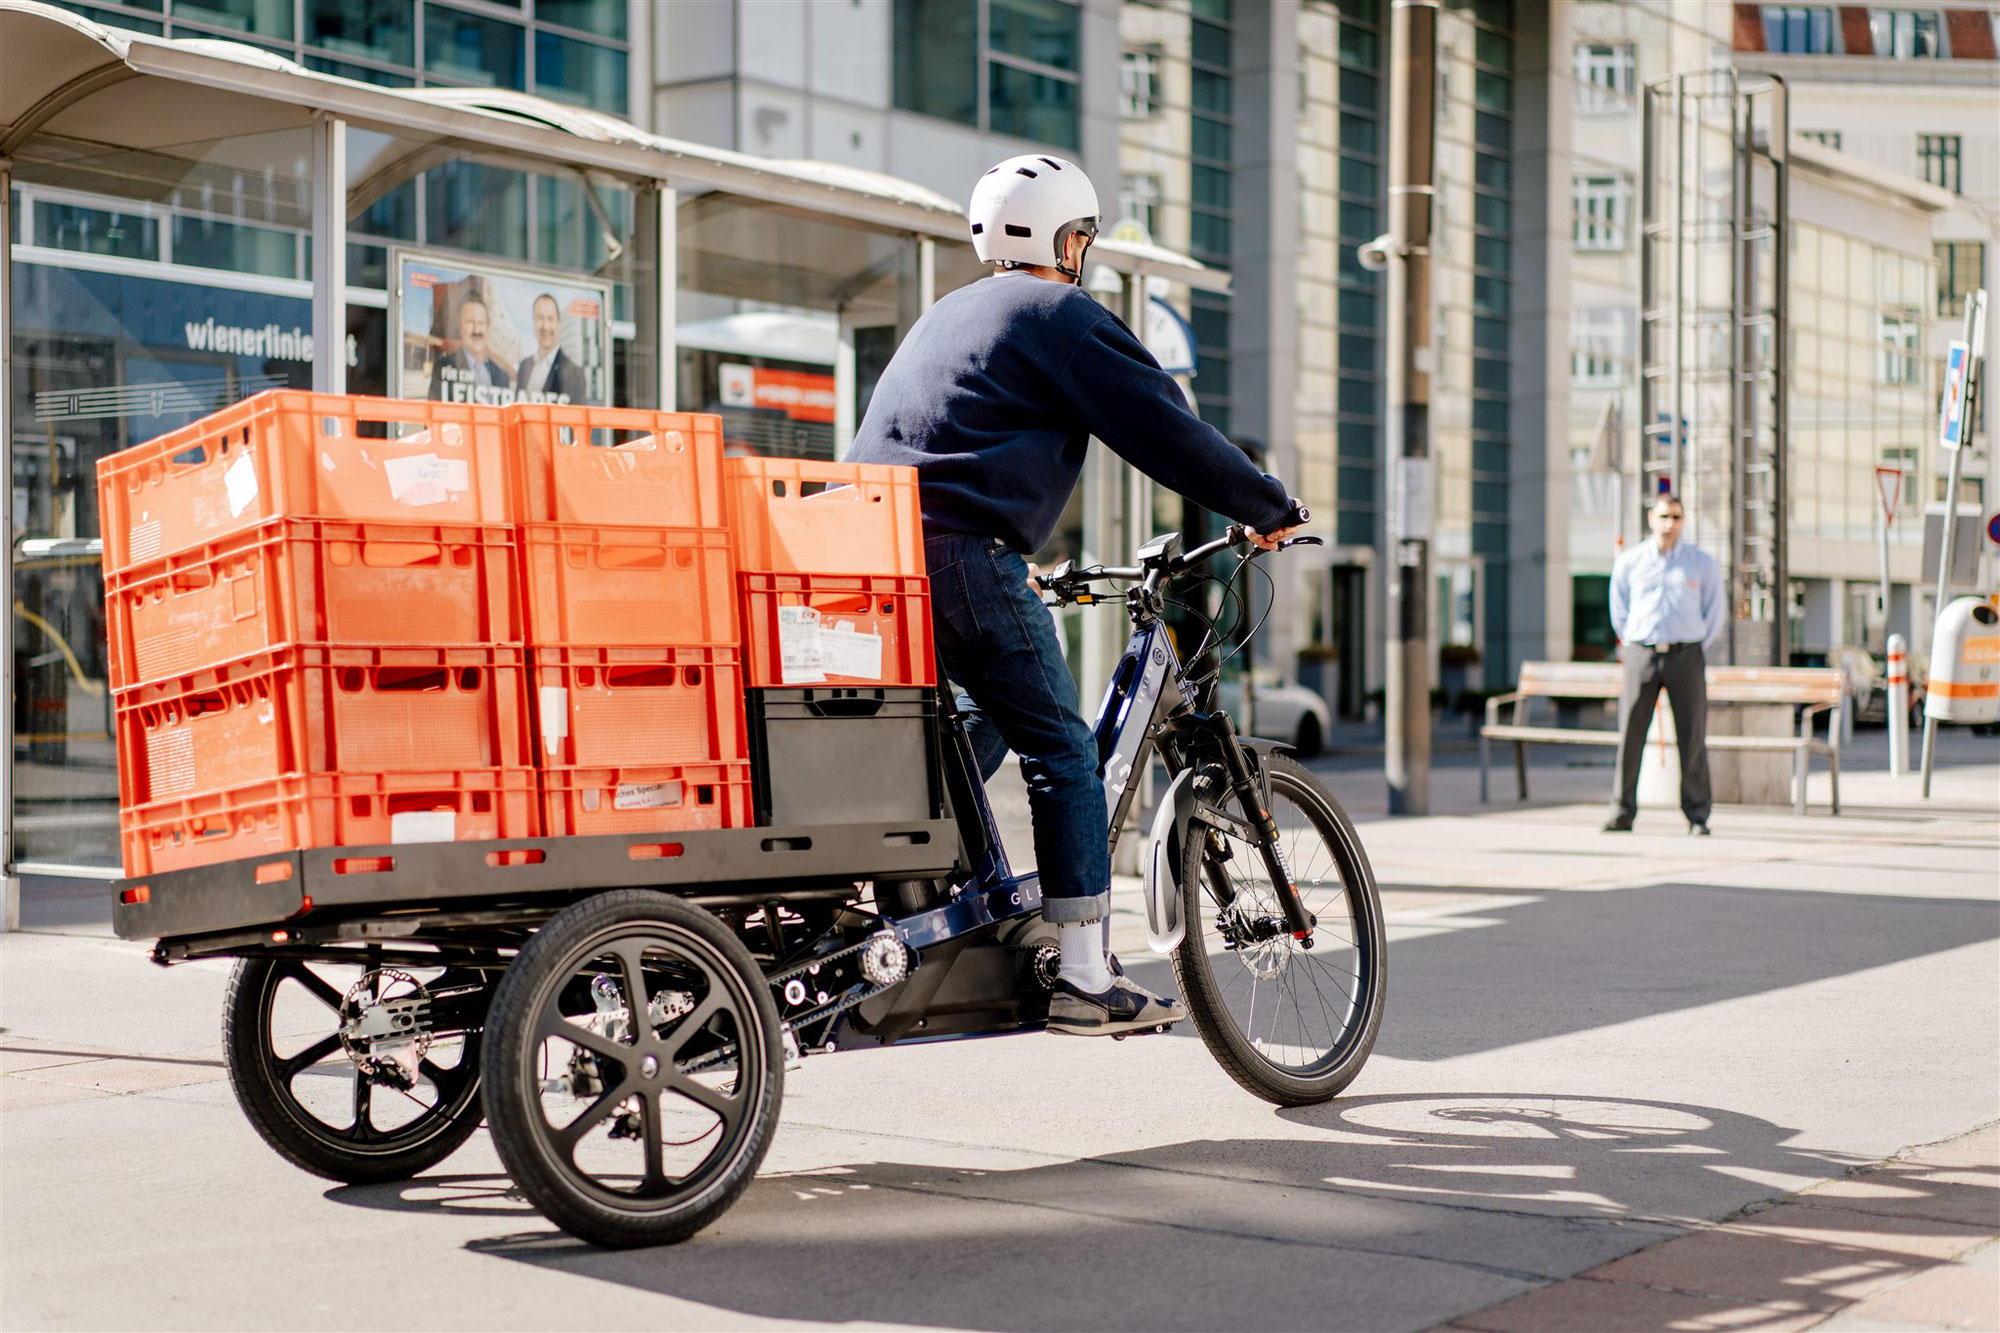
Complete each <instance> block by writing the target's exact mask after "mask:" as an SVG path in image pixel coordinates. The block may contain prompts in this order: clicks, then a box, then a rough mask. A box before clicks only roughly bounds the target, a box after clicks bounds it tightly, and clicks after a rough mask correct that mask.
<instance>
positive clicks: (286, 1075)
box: [277, 1033, 340, 1083]
mask: <svg viewBox="0 0 2000 1333" xmlns="http://www.w3.org/2000/svg"><path fill="white" fill-rule="evenodd" d="M338 1049H340V1037H339V1034H337V1033H336V1034H334V1035H331V1036H326V1037H321V1038H320V1039H319V1040H318V1041H316V1042H314V1043H313V1044H312V1045H310V1046H308V1047H306V1048H305V1049H304V1050H303V1051H300V1052H299V1053H298V1054H297V1055H294V1056H291V1057H289V1058H286V1059H283V1060H279V1061H278V1062H277V1072H278V1079H279V1081H280V1082H283V1083H290V1082H291V1081H292V1080H293V1079H294V1078H296V1077H298V1075H299V1072H300V1071H301V1070H304V1069H306V1068H307V1067H308V1066H311V1065H316V1064H318V1063H319V1062H320V1061H322V1060H324V1059H326V1057H327V1056H329V1055H332V1054H333V1053H334V1052H335V1051H336V1050H338Z"/></svg>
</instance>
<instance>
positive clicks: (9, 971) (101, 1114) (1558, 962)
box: [0, 733, 2000, 1333]
mask: <svg viewBox="0 0 2000 1333" xmlns="http://www.w3.org/2000/svg"><path fill="white" fill-rule="evenodd" d="M1878 735H1879V733H1878ZM1867 743H1868V738H1867V735H1866V734H1865V733H1864V748H1863V749H1862V750H1860V751H1857V754H1856V757H1857V758H1859V759H1860V760H1861V763H1860V765H1859V767H1860V768H1861V769H1862V770H1863V771H1860V772H1854V771H1852V769H1850V773H1849V775H1848V776H1847V778H1846V780H1845V781H1844V783H1843V786H1844V792H1843V794H1844V796H1845V797H1846V799H1847V802H1848V804H1849V808H1850V813H1848V814H1847V815H1844V816H1842V817H1841V818H1839V819H1834V818H1831V817H1829V816H1828V815H1827V814H1826V813H1824V808H1823V806H1817V807H1816V809H1815V813H1814V814H1812V815H1810V816H1808V817H1806V818H1804V819H1799V818H1795V817H1794V816H1792V815H1790V814H1789V813H1786V812H1780V811H1770V810H1760V811H1751V810H1731V809H1724V810H1722V811H1719V812H1718V814H1717V816H1716V819H1715V830H1716V832H1715V836H1714V837H1712V838H1708V839H1694V838H1689V837H1686V836H1685V835H1684V834H1683V832H1682V828H1681V824H1680V821H1679V819H1678V817H1677V816H1676V815H1674V814H1672V813H1671V812H1646V813H1644V814H1642V817H1641V822H1640V831H1639V832H1638V833H1636V834H1634V835H1629V836H1624V837H1607V836H1605V835H1601V834H1599V833H1598V832H1597V824H1598V823H1599V822H1600V821H1601V818H1602V806H1601V799H1602V795H1603V786H1604V783H1605V781H1606V779H1607V777H1608V772H1607V770H1605V769H1604V768H1603V767H1602V765H1601V763H1599V764H1597V765H1596V766H1594V767H1593V766H1591V765H1587V764H1573V763H1572V757H1571V756H1570V755H1565V754H1564V753H1562V752H1560V751H1557V752H1549V753H1548V754H1547V755H1546V756H1544V757H1538V763H1539V764H1544V765H1546V766H1547V770H1546V771H1542V770H1541V769H1539V768H1538V772H1537V779H1538V782H1537V792H1538V795H1539V796H1541V797H1542V798H1543V799H1542V800H1541V801H1540V802H1538V803H1536V804H1531V805H1529V806H1526V807H1517V806H1515V805H1513V804H1512V803H1511V802H1508V803H1506V804H1504V805H1496V806H1494V807H1487V808H1481V807H1479V806H1478V805H1477V803H1476V800H1475V798H1474V797H1473V796H1472V795H1471V792H1472V790H1473V787H1472V783H1473V782H1474V780H1475V775H1474V774H1473V773H1472V772H1471V771H1470V770H1468V769H1466V768H1464V767H1463V765H1462V764H1458V763H1456V762H1454V763H1452V764H1446V765H1441V767H1440V772H1439V775H1438V786H1437V789H1436V799H1437V805H1436V808H1438V809H1439V810H1441V811H1442V812H1443V813H1440V814H1437V815H1433V816H1431V817H1429V818H1425V819H1417V820H1399V821H1393V822H1392V821H1387V820H1384V819H1377V818H1368V817H1367V816H1369V815H1370V814H1371V812H1372V811H1373V810H1376V809H1379V806H1380V799H1379V797H1380V775H1379V771H1378V772H1375V773H1373V774H1371V773H1370V772H1368V771H1367V770H1366V769H1365V768H1359V767H1354V766H1352V765H1350V764H1348V763H1346V762H1344V761H1343V760H1342V759H1341V758H1340V757H1339V756H1335V757H1333V758H1331V759H1330V760H1329V761H1328V762H1327V763H1326V764H1325V765H1323V767H1325V768H1326V769H1327V771H1328V773H1329V776H1330V779H1331V780H1332V781H1333V783H1334V785H1335V787H1336V790H1337V791H1339V792H1340V793H1341V794H1342V796H1343V799H1345V800H1347V801H1348V802H1349V803H1350V804H1351V805H1352V806H1353V807H1354V808H1355V809H1356V810H1357V811H1358V812H1360V813H1361V814H1362V815H1363V816H1364V824H1363V834H1364V837H1365V839H1366V841H1367V843H1368V846H1369V849H1370V853H1371V855H1372V857H1373V858H1374V861H1375V865H1376V869H1377V873H1378V875H1379V877H1380V878H1381V880H1382V882H1383V884H1384V887H1385V901H1386V905H1387V907H1388V909H1389V912H1390V921H1391V923H1392V929H1391V940H1392V949H1391V961H1390V972H1389V976H1390V1003H1389V1011H1388V1018H1387V1021H1386V1023H1385V1025H1384V1028H1383V1031H1382V1035H1381V1039H1380V1042H1379V1044H1378V1046H1377V1048H1376V1053H1375V1056H1374V1058H1373V1060H1372V1061H1371V1062H1370V1064H1369V1066H1368V1068H1367V1070H1366V1071H1365V1072H1364V1073H1363V1075H1362V1077H1361V1078H1360V1080H1359V1081H1358V1082H1357V1083H1356V1084H1355V1085H1354V1086H1353V1087H1352V1089H1351V1090H1350V1095H1349V1096H1346V1097H1344V1098H1343V1099H1341V1100H1340V1101H1339V1102H1337V1103H1335V1104H1333V1105H1330V1106H1325V1107H1318V1108H1311V1109H1306V1110H1298V1111H1279V1110H1275V1109H1274V1108H1272V1107H1269V1106H1267V1105H1264V1104H1263V1103H1260V1102H1257V1101H1255V1100H1253V1099H1252V1098H1250V1097H1249V1096H1247V1095H1246V1094H1244V1093H1242V1092H1241V1091H1239V1090H1238V1089H1237V1088H1236V1086H1235V1085H1234V1084H1233V1083H1231V1082H1230V1081H1229V1079H1228V1078H1227V1077H1226V1076H1225V1075H1223V1073H1222V1072H1221V1071H1220V1070H1219V1069H1218V1068H1217V1067H1216V1065H1215V1064H1214V1063H1213V1061H1212V1060H1211V1059H1210V1058H1209V1056H1208V1054H1207V1052H1206V1050H1205V1049H1204V1047H1203V1046H1202V1044H1201V1042H1200V1041H1199V1040H1198V1039H1197V1038H1196V1037H1194V1036H1193V1035H1192V1033H1191V1032H1177V1033H1175V1034H1173V1035H1170V1036H1166V1037H1157V1038H1147V1039H1143V1040H1136V1041H1128V1042H1124V1043H1116V1044H1114V1043H1108V1042H1089V1041H1082V1040H1078V1039H1065V1038H1058V1037H1053V1036H1048V1035H1044V1034H1035V1035H1028V1036H1019V1037H1010V1038H1002V1039H993V1040H978V1041H967V1042H955V1043H947V1044H941V1045H935V1046H929V1047H918V1048H898V1049H892V1050H878V1051H871V1052H854V1053H843V1054H840V1055H837V1056H828V1057H815V1058H812V1059H809V1060H807V1061H806V1062H805V1063H804V1064H803V1065H802V1066H800V1067H799V1068H797V1069H796V1070H794V1071H793V1072H792V1073H791V1074H790V1075H789V1076H788V1081H787V1084H786V1090H785V1106H784V1116H783V1123H782V1127H781V1129H780V1131H779V1134H778V1137H777V1140H776V1143H775V1146H774V1148H773V1150H772V1152H771V1155H770V1157H769V1159H768V1161H767V1162H766V1165H765V1169H764V1172H763V1174H762V1175H761V1176H760V1178H759V1179H758V1180H757V1182H756V1183H755V1184H754V1185H753V1186H752V1187H751V1189H750V1190H749V1192H748V1193H747V1194H746V1196H745V1197H744V1199H743V1200H742V1201H741V1202H740V1203H739V1204H738V1205H737V1206H736V1207H735V1208H734V1209H733V1210H732V1211H731V1212H730V1213H728V1214H727V1215H726V1216H725V1217H724V1218H723V1219H722V1220H721V1221H720V1222H719V1223H718V1224H716V1225H715V1226H714V1227H712V1228H711V1229H709V1230H708V1231H706V1232H704V1233H703V1234H702V1235H700V1236H699V1237H697V1238H696V1239H694V1240H693V1241H691V1242H689V1243H687V1244H684V1245H681V1246H677V1247H673V1248H669V1249H662V1250H653V1251H642V1252H626V1253H617V1254H613V1253H605V1252H599V1251H596V1250H592V1249H590V1248H588V1247H586V1246H583V1245H581V1244H579V1243H577V1242H574V1241H572V1240H569V1239H568V1238H566V1237H565V1236H563V1235H562V1234H561V1233H559V1232H557V1231H555V1230H554V1229H553V1228H552V1227H550V1226H549V1224H548V1223H546V1222H545V1221H543V1220H542V1219H541V1218H540V1217H539V1216H537V1215H536V1214H535V1213H533V1212H532V1211H531V1210H530V1209H529V1208H528V1207H527V1206H526V1205H525V1204H524V1203H523V1201H522V1200H521V1199H520V1198H519V1197H518V1196H516V1195H515V1194H514V1193H513V1192H512V1191H511V1189H510V1184H509V1181H508V1180H507V1178H506V1177H505V1176H504V1175H503V1174H502V1173H501V1171H500V1168H499V1164H498V1161H497V1159H496V1158H495V1156H494V1154H493V1151H492V1148H491V1146H490V1144H489V1142H488V1141H487V1139H486V1137H485V1135H484V1133H483V1132H482V1133H481V1134H480V1135H478V1136H476V1137H475V1138H474V1139H473V1140H472V1142H471V1143H470V1144H468V1146H467V1147H466V1148H464V1149H463V1150H462V1151H461V1152H460V1153H459V1154H458V1155H456V1156H455V1157H453V1158H452V1159H450V1160H449V1161H447V1162H446V1163H444V1164H443V1165H442V1166H440V1167H438V1168H436V1169H435V1170H433V1171H432V1172H431V1173H430V1174H428V1175H426V1176H424V1177H422V1178H420V1179H417V1180H413V1181H409V1182H407V1183H404V1184H401V1185H396V1186H382V1187H368V1188H355V1187H332V1186H330V1185H329V1184H328V1183H327V1182H325V1181H321V1180H317V1179H314V1178H312V1177H310V1176H307V1175H304V1174H302V1173H300V1172H298V1171H296V1170H294V1169H293V1168H291V1167H289V1166H288V1165H286V1164H285V1163H284V1162H282V1161H280V1160H279V1159H278V1158H277V1157H276V1156H275V1155H274V1154H273V1153H271V1152H270V1151H269V1150H268V1149H267V1148H265V1146H264V1145H263V1144H262V1142H261V1141H260V1140H259V1139H258V1138H257V1137H256V1135H255V1134H254V1133H253V1132H252V1130H251V1129H250V1127H249V1126H248V1124H247V1123H246V1122H245V1121H244V1119H243V1117H242V1116H241V1114H240V1113H239V1112H238V1111H237V1109H236V1107H235V1105H234V1102H233V1099H232V1096H231V1094H230V1091H229V1088H228V1084H227V1082H226V1081H225V1078H224V1073H223V1070H222V1067H221V1064H220V1054H219V1038H218V1023H219V1016H220V1010H221V993H222V987H223V982H224V979H225V977H226V964H222V963H197V964H191V965H186V966H182V967H177V968H173V969H168V970H162V969H159V968H156V967H154V966H152V965H151V964H150V963H148V962H146V961H145V959H144V956H143V949H142V948H141V947H139V946H135V945H130V944H126V943H124V942H121V941H118V940H116V939H113V938H111V937H109V935H108V933H107V932H106V931H105V929H104V927H103V925H102V923H101V921H100V920H99V919H98V918H99V917H101V915H102V913H101V909H100V908H99V907H97V906H96V905H95V904H97V903H100V902H101V897H93V896H91V895H76V894H65V893H59V892H55V891H53V890H51V889H48V888H43V889H42V890H41V891H40V892H38V894H37V895H36V896H35V897H33V898H31V899H30V901H29V903H28V905H27V911H26V913H25V916H26V922H27V925H28V926H29V928H30V929H29V930H28V931H27V932H26V933H23V934H19V935H14V936H9V937H5V938H4V939H0V1061H4V1064H0V1234H4V1248H0V1324H4V1326H5V1327H7V1328H21V1329H27V1328H66V1329H83V1328H125V1327H146V1328H250V1327H275V1328H346V1327H355V1326H360V1325H364V1324H369V1325H384V1326H389V1327H406V1328H417V1327H423V1328H438V1329H449V1328H579V1329H614V1328H649V1329H664V1328H673V1329H722V1328H752V1327H755V1328H768V1327H794V1326H810V1327H818V1326H825V1325H838V1324H858V1325H863V1326H882V1325H895V1326H937V1327H946V1328H964V1329H981V1330H988V1329H990V1330H1007V1331H1009V1333H1011V1331H1013V1330H1038V1329H1059V1328H1107V1329H1110V1328H1118V1329H1124V1328H1132V1329H1140V1328H1148V1329H1150V1328H1190V1329H1196V1328H1199V1329H1207V1328H1244V1329H1252V1328H1255V1329H1262V1328H1361V1329H1403V1328H1409V1329H1415V1328H1426V1327H1430V1326H1433V1325H1436V1324H1439V1323H1442V1322H1445V1321H1447V1320H1450V1319H1453V1318H1455V1317H1458V1316H1461V1315H1464V1314H1466V1313H1467V1312H1469V1311H1474V1310H1478V1309H1480V1308H1482V1307H1487V1306H1491V1305H1493V1304H1494V1303H1496V1302H1499V1301H1503V1300H1506V1299H1507V1298H1509V1297H1512V1296H1515V1295H1518V1294H1520V1293H1522V1292H1526V1291H1529V1290H1531V1289H1534V1288H1537V1287H1539V1286H1541V1285H1543V1284H1545V1283H1548V1282H1550V1281H1552V1280H1555V1279H1560V1278H1564V1277H1567V1276H1569V1275H1571V1274H1574V1273H1578V1272H1580V1271H1583V1270H1586V1269H1590V1268H1592V1267H1594V1266H1596V1265H1599V1264H1602V1263H1604V1262H1606V1261H1608V1260H1611V1259H1615V1258H1617V1257H1618V1256H1620V1255H1625V1254H1628V1253H1630V1252H1632V1251H1635V1250H1639V1249H1642V1248H1644V1247H1647V1246H1649V1245H1652V1244H1654V1243H1656V1242H1659V1241H1662V1240H1664V1239H1667V1238H1669V1237H1673V1236H1676V1235H1678V1234H1680V1233H1682V1232H1683V1231H1686V1230H1687V1229H1688V1228H1690V1227H1692V1226H1696V1225H1699V1224H1702V1223H1704V1222H1707V1221H1709V1220H1712V1219H1715V1218H1720V1217H1724V1216H1726V1215H1728V1214H1731V1213H1733V1212H1735V1211H1736V1210H1739V1209H1742V1208H1744V1207H1746V1206H1749V1205H1753V1204H1755V1203H1758V1202H1759V1201H1762V1200H1766V1199H1770V1198H1773V1197H1775V1196H1779V1195H1784V1194H1787V1193H1789V1192H1791V1191H1794V1190H1798V1189H1802V1188H1806V1187H1808V1186H1810V1185H1813V1184H1815V1183H1817V1182H1820V1181H1824V1180H1827V1179H1830V1178H1836V1177H1840V1176H1843V1175H1844V1174H1845V1173H1847V1172H1849V1171H1850V1170H1852V1169H1855V1168H1857V1167H1860V1166H1863V1165H1866V1164H1868V1163H1871V1162H1875V1161H1878V1160H1880V1159H1883V1158H1886V1157H1890V1156H1893V1155H1895V1154H1898V1153H1900V1152H1902V1151H1903V1150H1904V1149H1906V1148H1909V1147H1910V1146H1912V1145H1917V1144H1925V1143H1932V1142H1935V1141H1938V1140H1942V1139H1946V1138H1949V1137H1951V1136H1954V1135H1960V1134H1963V1133H1964V1132H1966V1131H1967V1130H1970V1129H1972V1128H1974V1127H1976V1126H1979V1125H1983V1124H1988V1123H1991V1122H1993V1121H1995V1120H2000V1023H1996V1021H1995V1020H1996V1017H2000V901H1996V900H2000V746H1996V745H1995V743H1994V742H1992V741H1990V740H1984V741H1982V740H1980V739H1978V738H1971V737H1964V738H1963V744H1960V743H1959V742H1958V740H1957V739H1956V738H1955V739H1954V742H1953V744H1952V746H1951V747H1950V753H1949V755H1948V756H1947V757H1948V759H1949V760H1950V762H1949V764H1948V765H1947V766H1946V767H1945V768H1943V769H1942V770H1941V771H1940V780H1939V785H1938V790H1937V793H1936V798H1935V799H1934V800H1933V802H1931V803H1930V804H1929V805H1922V804H1920V803H1919V802H1918V801H1917V800H1916V797H1915V785H1914V779H1908V780H1904V781H1902V782H1900V783H1898V782H1894V781H1892V780H1890V779H1889V778H1888V777H1887V776H1886V774H1880V773H1875V774H1871V773H1869V772H1867V771H1865V770H1866V769H1867V767H1868V762H1867V754H1866V750H1865V746H1866V745H1867ZM1593 758H1594V759H1599V760H1601V758H1602V756H1593ZM1815 800H1816V801H1818V800H1823V792H1822V790H1821V789H1820V788H1819V787H1817V786H1816V787H1815ZM1120 896H1121V897H1122V899H1123V903H1122V905H1121V908H1120V910H1119V912H1118V914H1117V915H1116V917H1115V919H1114V920H1115V926H1116V930H1117V934H1118V939H1119V941H1120V949H1121V953H1122V955H1123V956H1124V957H1125V958H1126V959H1127V961H1128V963H1136V964H1138V967H1137V968H1136V969H1135V970H1139V971H1140V972H1141V973H1142V975H1146V976H1147V977H1148V978H1149V979H1151V980H1154V981H1158V982H1161V983H1162V984H1170V981H1169V979H1168V977H1167V975H1166V973H1165V969H1164V966H1163V964H1161V963H1158V962H1154V961H1149V960H1147V959H1146V955H1145V950H1144V945H1143V942H1142V935H1143V931H1142V926H1141V921H1140V918H1139V917H1138V915H1137V913H1136V904H1135V903H1134V902H1133V901H1132V897H1131V895H1130V893H1129V892H1128V893H1124V894H1122V895H1120ZM1996 1213H2000V1209H1996ZM1974 1220H1975V1221H1979V1220H1981V1219H1974ZM1994 1226H1995V1228H1996V1229H2000V1218H1996V1220H1995V1222H1994Z"/></svg>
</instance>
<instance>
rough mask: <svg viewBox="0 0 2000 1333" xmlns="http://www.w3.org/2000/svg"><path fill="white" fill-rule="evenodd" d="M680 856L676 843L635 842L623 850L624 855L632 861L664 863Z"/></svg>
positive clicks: (678, 845)
mask: <svg viewBox="0 0 2000 1333" xmlns="http://www.w3.org/2000/svg"><path fill="white" fill-rule="evenodd" d="M680 854H681V845H680V844H679V843H677V842H635V843H633V844H632V845H631V846H630V847H627V848H626V849H625V855H627V856H629V857H631V858H632V859H633V860H634V861H666V860H671V859H672V858H674V857H676V856H679V855H680Z"/></svg>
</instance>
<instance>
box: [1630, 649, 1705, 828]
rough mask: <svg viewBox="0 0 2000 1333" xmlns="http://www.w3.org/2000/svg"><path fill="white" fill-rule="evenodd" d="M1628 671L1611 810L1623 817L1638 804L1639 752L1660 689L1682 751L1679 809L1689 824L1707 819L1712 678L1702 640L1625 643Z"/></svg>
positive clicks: (1651, 718)
mask: <svg viewBox="0 0 2000 1333" xmlns="http://www.w3.org/2000/svg"><path fill="white" fill-rule="evenodd" d="M1618 656H1619V660H1620V661H1621V662H1622V663H1623V665H1624V668H1625V677H1624V680H1623V682H1622V683H1621V685H1620V688H1619V693H1618V712H1619V715H1620V717H1622V718H1623V719H1624V730H1623V731H1621V732H1620V733H1619V736H1618V799H1617V800H1616V801H1615V802H1613V804H1612V811H1613V813H1614V814H1617V815H1619V816H1621V817H1623V818H1625V819H1630V818H1632V816H1633V815H1635V814H1637V813H1638V809H1639V756H1640V752H1641V751H1642V750H1644V749H1645V746H1646V729H1647V728H1648V727H1650V726H1651V725H1652V723H1653V708H1654V705H1655V704H1656V703H1658V701H1659V698H1660V691H1661V690H1663V689H1664V690H1665V691H1666V692H1667V704H1668V706H1669V707H1671V708H1672V709H1673V710H1674V732H1675V734H1676V735H1677V736H1678V738H1679V740H1678V742H1677V743H1678V745H1679V747H1680V752H1681V813H1682V814H1684V815H1686V816H1687V817H1688V822H1689V823H1691V824H1706V823H1707V822H1708V811H1709V789H1708V681H1707V678H1706V677H1705V676H1704V675H1703V671H1704V670H1705V668H1706V665H1707V664H1706V662H1705V660H1704V659H1703V657H1702V653H1701V645H1700V644H1698V643H1680V644H1675V645H1674V646H1673V647H1671V648H1669V649H1667V650H1666V651H1665V652H1663V653H1662V652H1655V651H1654V650H1653V649H1652V648H1651V647H1650V646H1648V645H1646V644H1626V645H1625V646H1624V647H1622V648H1620V649H1619V650H1618Z"/></svg>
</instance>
